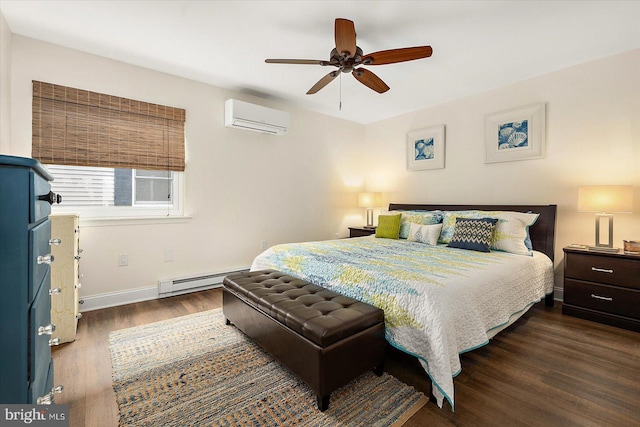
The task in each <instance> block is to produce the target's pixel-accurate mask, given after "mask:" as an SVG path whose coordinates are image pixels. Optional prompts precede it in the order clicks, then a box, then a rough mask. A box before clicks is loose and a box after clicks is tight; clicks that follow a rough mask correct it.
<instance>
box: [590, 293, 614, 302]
mask: <svg viewBox="0 0 640 427" xmlns="http://www.w3.org/2000/svg"><path fill="white" fill-rule="evenodd" d="M591 298H595V299H601V300H603V301H613V298H611V297H601V296H600V295H596V294H591Z"/></svg>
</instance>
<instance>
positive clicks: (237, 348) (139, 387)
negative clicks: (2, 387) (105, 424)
mask: <svg viewBox="0 0 640 427" xmlns="http://www.w3.org/2000/svg"><path fill="white" fill-rule="evenodd" d="M109 349H110V351H111V363H112V367H113V389H114V391H115V393H116V399H117V402H118V409H119V411H120V425H121V426H154V427H155V426H200V425H202V426H247V425H249V426H255V427H258V426H287V427H289V426H305V427H307V426H317V427H325V426H368V427H369V426H380V427H382V426H400V425H402V424H404V423H405V422H406V421H407V420H408V419H409V418H410V417H411V416H412V415H413V414H415V413H416V412H417V411H418V410H419V409H420V408H421V407H422V406H423V405H424V404H425V403H426V402H427V401H428V399H427V398H426V397H425V396H424V395H423V394H422V393H420V392H417V391H416V390H414V389H413V388H412V387H409V386H408V385H406V384H404V383H402V382H401V381H399V380H398V379H396V378H394V377H393V376H391V375H388V374H386V373H385V374H383V375H382V376H381V377H377V376H376V375H375V374H373V373H371V372H370V373H367V374H364V375H362V376H360V377H359V378H356V379H355V380H353V381H352V382H351V383H349V384H347V385H346V386H344V387H342V388H341V389H339V390H336V391H334V392H333V393H332V394H331V402H330V404H329V409H327V410H326V411H325V412H320V411H319V410H318V408H317V406H316V405H317V404H316V397H315V394H314V392H313V391H312V390H311V388H309V387H308V386H307V385H306V384H305V383H304V382H302V381H300V380H299V379H298V378H297V377H296V376H295V375H293V374H292V373H291V372H290V371H289V370H288V369H287V368H285V367H284V366H283V365H281V364H280V363H278V362H277V361H275V360H274V359H273V358H272V357H271V356H270V355H269V354H268V353H266V352H265V351H263V350H262V349H261V348H260V347H259V346H258V345H256V344H254V343H253V342H252V341H251V340H250V339H249V338H248V337H246V336H245V335H244V334H243V333H242V332H240V331H239V330H238V329H236V328H235V327H234V326H227V325H225V321H224V317H223V315H222V310H221V309H216V310H211V311H205V312H201V313H197V314H191V315H188V316H183V317H178V318H175V319H171V320H166V321H162V322H157V323H152V324H148V325H143V326H138V327H134V328H129V329H123V330H120V331H114V332H112V333H111V334H110V335H109Z"/></svg>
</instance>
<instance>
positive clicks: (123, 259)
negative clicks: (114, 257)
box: [118, 254, 129, 267]
mask: <svg viewBox="0 0 640 427" xmlns="http://www.w3.org/2000/svg"><path fill="white" fill-rule="evenodd" d="M118 265H119V266H120V267H126V266H127V265H129V255H127V254H120V255H118Z"/></svg>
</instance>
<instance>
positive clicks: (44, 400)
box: [36, 385, 64, 405]
mask: <svg viewBox="0 0 640 427" xmlns="http://www.w3.org/2000/svg"><path fill="white" fill-rule="evenodd" d="M63 389H64V387H62V386H61V385H59V386H57V387H54V388H52V389H51V391H50V392H49V393H47V394H45V395H44V396H41V397H39V398H38V399H37V400H36V404H38V405H51V404H52V403H53V395H54V394H56V393H62V390H63Z"/></svg>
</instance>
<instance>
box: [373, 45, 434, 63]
mask: <svg viewBox="0 0 640 427" xmlns="http://www.w3.org/2000/svg"><path fill="white" fill-rule="evenodd" d="M432 53H433V49H431V46H416V47H405V48H400V49H390V50H381V51H379V52H373V53H369V54H367V55H365V56H364V57H363V58H362V63H363V64H366V65H384V64H394V63H396V62H404V61H413V60H414V59H422V58H428V57H430V56H431V54H432Z"/></svg>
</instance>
